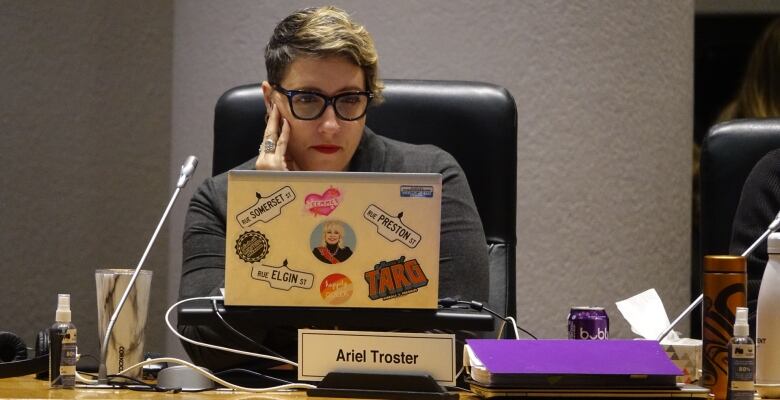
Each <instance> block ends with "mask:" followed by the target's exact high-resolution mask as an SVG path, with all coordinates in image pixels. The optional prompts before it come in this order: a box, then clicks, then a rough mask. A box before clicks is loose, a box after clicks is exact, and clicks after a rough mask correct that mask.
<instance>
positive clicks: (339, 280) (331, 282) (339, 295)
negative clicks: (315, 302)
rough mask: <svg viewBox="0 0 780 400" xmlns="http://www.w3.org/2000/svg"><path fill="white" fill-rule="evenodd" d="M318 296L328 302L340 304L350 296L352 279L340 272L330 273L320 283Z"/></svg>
mask: <svg viewBox="0 0 780 400" xmlns="http://www.w3.org/2000/svg"><path fill="white" fill-rule="evenodd" d="M320 296H322V299H323V300H325V302H327V303H329V304H334V305H335V304H341V303H344V302H345V301H347V300H349V298H350V297H352V281H351V280H350V279H349V278H347V277H346V276H345V275H342V274H330V275H328V276H326V277H325V279H323V280H322V283H320Z"/></svg>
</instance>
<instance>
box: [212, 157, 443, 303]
mask: <svg viewBox="0 0 780 400" xmlns="http://www.w3.org/2000/svg"><path fill="white" fill-rule="evenodd" d="M441 180H442V178H441V175H440V174H402V173H369V172H280V171H238V170H235V171H230V172H228V205H227V232H226V241H225V304H226V305H245V306H291V307H361V308H362V307H368V308H408V309H435V308H437V301H438V293H439V230H440V222H441Z"/></svg>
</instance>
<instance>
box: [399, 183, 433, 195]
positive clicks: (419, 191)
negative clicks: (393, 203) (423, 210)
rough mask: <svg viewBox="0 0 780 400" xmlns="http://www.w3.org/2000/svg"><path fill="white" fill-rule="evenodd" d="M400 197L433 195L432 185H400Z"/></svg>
mask: <svg viewBox="0 0 780 400" xmlns="http://www.w3.org/2000/svg"><path fill="white" fill-rule="evenodd" d="M401 197H433V186H418V185H401Z"/></svg>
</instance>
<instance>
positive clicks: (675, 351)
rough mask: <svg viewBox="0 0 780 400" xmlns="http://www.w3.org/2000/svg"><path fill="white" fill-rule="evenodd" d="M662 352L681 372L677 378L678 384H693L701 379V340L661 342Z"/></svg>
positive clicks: (686, 339)
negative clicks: (664, 352)
mask: <svg viewBox="0 0 780 400" xmlns="http://www.w3.org/2000/svg"><path fill="white" fill-rule="evenodd" d="M661 346H663V348H664V351H666V354H667V355H668V356H669V358H670V359H671V360H672V362H673V363H674V365H676V366H677V368H680V369H681V370H682V372H683V375H682V376H678V377H677V382H678V383H693V382H696V381H698V380H699V378H701V340H699V339H689V338H683V339H678V340H676V341H673V342H672V341H667V340H664V341H662V342H661Z"/></svg>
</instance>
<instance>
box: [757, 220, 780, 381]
mask: <svg viewBox="0 0 780 400" xmlns="http://www.w3.org/2000/svg"><path fill="white" fill-rule="evenodd" d="M767 253H768V255H769V261H768V262H767V264H766V269H765V270H764V277H763V278H762V279H761V288H760V289H759V291H758V307H757V313H756V389H757V390H758V392H759V395H761V393H762V392H763V389H764V388H765V387H766V386H765V385H777V384H780V317H778V314H777V310H778V307H780V233H773V234H771V235H769V241H768V242H767Z"/></svg>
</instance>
